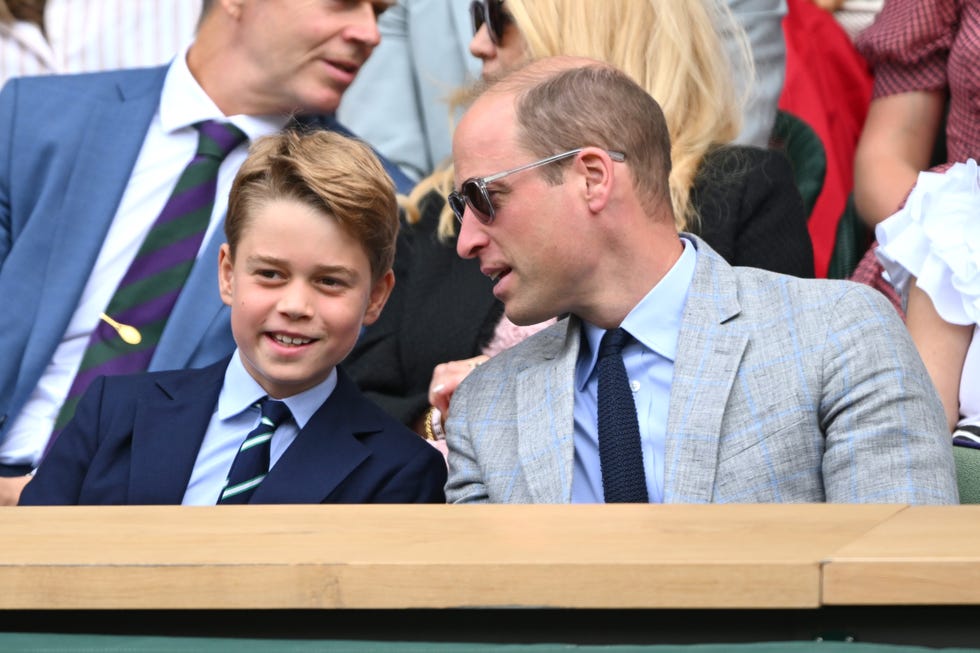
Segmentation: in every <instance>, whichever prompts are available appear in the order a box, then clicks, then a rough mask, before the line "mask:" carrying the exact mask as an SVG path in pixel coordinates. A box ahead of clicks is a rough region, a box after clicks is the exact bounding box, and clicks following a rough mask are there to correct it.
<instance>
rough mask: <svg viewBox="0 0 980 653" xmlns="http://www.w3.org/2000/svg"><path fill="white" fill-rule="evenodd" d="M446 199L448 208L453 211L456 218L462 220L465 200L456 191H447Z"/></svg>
mask: <svg viewBox="0 0 980 653" xmlns="http://www.w3.org/2000/svg"><path fill="white" fill-rule="evenodd" d="M448 199H449V208H451V209H452V210H453V213H454V214H455V215H456V219H457V220H459V221H460V222H462V221H463V213H464V212H465V211H466V200H464V199H463V196H462V195H460V194H459V193H457V192H456V191H453V192H451V193H449V198H448Z"/></svg>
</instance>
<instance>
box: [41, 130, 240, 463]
mask: <svg viewBox="0 0 980 653" xmlns="http://www.w3.org/2000/svg"><path fill="white" fill-rule="evenodd" d="M194 127H195V129H197V131H198V136H199V138H198V144H197V152H196V153H195V154H194V158H192V159H191V161H190V163H188V164H187V167H186V168H184V171H183V173H181V175H180V178H179V179H178V180H177V185H176V186H175V187H174V189H173V191H172V192H171V194H170V198H169V199H168V200H167V203H166V204H165V205H164V207H163V210H162V211H161V212H160V216H159V217H158V218H157V219H156V222H154V223H153V226H152V227H151V228H150V231H149V233H148V234H147V236H146V239H145V240H144V241H143V244H142V245H141V246H140V249H139V251H138V252H137V253H136V258H135V259H133V262H132V263H131V264H130V266H129V269H128V270H127V271H126V274H125V276H124V277H123V279H122V281H120V282H119V286H117V287H116V292H115V294H114V295H113V296H112V300H110V302H109V306H108V307H107V308H106V310H105V313H104V314H103V320H102V321H100V322H99V324H98V326H97V327H96V329H95V331H93V332H92V336H91V338H90V339H89V342H88V346H87V348H86V349H85V354H84V355H83V357H82V363H81V366H80V367H79V369H78V372H77V373H76V375H75V380H74V382H73V383H72V385H71V389H70V390H69V391H68V397H67V398H66V399H65V403H64V404H63V405H62V406H61V410H60V412H59V413H58V418H57V419H56V420H55V425H54V431H53V432H52V434H51V438H50V439H49V440H48V447H47V448H48V449H50V448H51V445H52V443H53V442H54V440H55V438H56V437H57V436H58V433H60V432H61V430H62V429H63V428H64V427H65V425H66V424H67V423H68V422H69V421H70V420H71V418H72V415H74V414H75V407H76V406H77V405H78V400H79V399H81V396H82V394H83V393H84V392H85V390H86V389H87V388H88V386H89V384H91V383H92V381H93V380H94V379H96V378H97V377H99V376H103V375H109V374H132V373H135V372H143V371H145V370H146V369H147V368H148V367H149V364H150V359H151V358H152V357H153V352H154V351H156V346H157V343H158V342H159V341H160V336H161V334H162V333H163V328H164V326H165V325H166V323H167V318H168V317H169V316H170V312H171V311H172V310H173V307H174V304H176V302H177V297H178V296H179V295H180V291H181V289H182V288H183V286H184V282H185V281H186V280H187V276H188V274H190V271H191V268H192V267H193V265H194V260H195V259H196V258H197V252H198V250H199V249H200V247H201V241H202V240H203V239H204V234H205V232H206V231H207V228H208V223H209V222H210V220H211V211H212V209H213V208H214V196H215V191H216V189H217V183H218V168H219V167H220V166H221V162H222V161H223V160H224V159H225V157H226V156H228V154H229V153H230V152H231V151H232V150H234V149H235V148H236V147H238V146H239V145H240V144H241V143H243V142H244V141H245V139H246V138H247V137H246V136H245V134H244V133H243V132H242V131H241V130H240V129H238V128H237V127H235V126H234V125H232V124H230V123H220V122H215V121H212V120H206V121H204V122H199V123H197V124H195V125H194ZM114 321H118V322H119V323H122V324H123V325H125V326H124V327H122V328H123V329H129V327H133V328H132V329H131V330H130V332H129V334H127V333H125V332H124V331H122V330H120V326H119V325H118V324H117V326H115V327H113V326H110V324H112V323H113V322H114ZM117 330H118V331H119V332H118V333H117ZM130 334H132V336H131V335H130ZM133 336H135V337H133ZM46 451H47V450H45V452H46Z"/></svg>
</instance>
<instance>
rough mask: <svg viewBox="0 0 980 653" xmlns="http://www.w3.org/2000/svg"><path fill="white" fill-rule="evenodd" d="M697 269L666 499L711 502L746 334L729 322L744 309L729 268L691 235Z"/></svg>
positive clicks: (673, 393) (670, 439)
mask: <svg viewBox="0 0 980 653" xmlns="http://www.w3.org/2000/svg"><path fill="white" fill-rule="evenodd" d="M691 238H692V240H693V241H694V243H695V245H696V247H697V250H698V259H697V267H696V268H695V272H694V278H693V280H692V281H691V287H690V290H689V294H688V299H687V306H686V307H685V309H684V318H683V321H682V325H681V331H680V335H679V338H678V341H677V358H676V360H675V362H674V378H673V382H672V384H671V389H670V408H669V410H668V416H667V441H666V450H665V458H666V464H665V466H666V473H665V479H664V502H683V503H702V502H710V501H711V497H712V494H713V491H714V482H715V473H716V472H717V468H718V445H719V441H720V438H721V424H722V419H723V418H724V415H725V407H726V405H727V403H728V395H729V394H730V393H731V389H732V384H733V382H734V380H735V375H736V373H737V372H738V367H739V364H740V363H741V360H742V355H743V353H744V352H745V347H746V345H747V343H748V336H746V335H745V334H743V333H740V332H738V331H737V330H736V328H734V326H733V325H731V324H727V323H728V321H729V320H731V319H732V318H734V317H735V316H737V315H738V313H739V312H740V310H741V309H740V307H739V302H738V290H737V286H736V283H735V277H734V275H733V273H732V270H731V268H730V267H729V266H728V264H727V263H725V262H724V261H723V260H722V259H721V258H720V257H719V256H718V255H717V254H716V253H715V252H714V251H713V250H712V249H710V248H709V247H708V246H707V245H706V244H705V243H704V241H701V240H699V239H696V238H694V237H691Z"/></svg>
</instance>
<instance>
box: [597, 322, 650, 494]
mask: <svg viewBox="0 0 980 653" xmlns="http://www.w3.org/2000/svg"><path fill="white" fill-rule="evenodd" d="M631 340H632V336H631V335H630V334H629V333H627V332H626V331H624V330H623V329H612V330H610V331H607V332H606V335H604V336H603V337H602V342H601V343H600V344H599V358H598V361H597V362H596V368H597V370H598V376H599V397H598V403H599V411H598V417H599V421H598V430H599V464H600V466H601V468H602V491H603V494H604V495H605V499H606V503H647V502H648V501H649V497H648V495H647V484H646V475H645V474H644V472H643V450H642V448H641V446H640V424H639V422H638V421H637V418H636V404H635V403H634V402H633V393H632V391H631V390H630V384H629V378H628V377H627V375H626V365H625V364H624V363H623V347H624V346H626V343H628V342H630V341H631Z"/></svg>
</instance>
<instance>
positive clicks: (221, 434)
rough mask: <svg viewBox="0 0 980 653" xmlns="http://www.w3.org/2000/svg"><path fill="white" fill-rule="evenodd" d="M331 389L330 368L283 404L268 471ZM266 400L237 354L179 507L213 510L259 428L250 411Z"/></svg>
mask: <svg viewBox="0 0 980 653" xmlns="http://www.w3.org/2000/svg"><path fill="white" fill-rule="evenodd" d="M336 387H337V370H336V369H334V370H332V371H331V372H330V376H328V377H327V378H326V380H324V381H323V382H322V383H319V384H318V385H315V386H313V387H312V388H310V389H309V390H306V391H304V392H301V393H299V394H297V395H293V396H291V397H286V398H285V399H283V401H284V402H285V404H286V406H288V407H289V412H290V413H292V416H293V419H291V420H286V421H285V422H284V423H283V424H281V425H280V426H279V428H277V429H276V432H275V433H274V434H273V435H272V441H271V443H270V445H269V446H270V452H269V468H270V469H271V468H272V467H273V466H275V464H276V461H278V460H279V458H280V456H282V454H283V452H285V451H286V449H288V448H289V445H291V444H292V443H293V441H294V440H295V439H296V436H297V435H298V434H299V432H300V430H301V429H302V428H303V427H304V426H306V423H307V422H309V421H310V418H311V417H313V413H315V412H316V411H318V410H319V409H320V406H322V405H323V402H325V401H326V400H327V399H328V398H329V397H330V395H331V393H332V392H333V390H334V388H336ZM265 396H266V391H265V390H263V389H262V386H260V385H259V384H258V382H257V381H256V380H255V379H253V378H252V376H251V375H250V374H249V373H248V372H247V371H246V370H245V366H244V365H243V364H242V360H241V357H240V354H239V352H238V350H237V349H236V350H235V353H234V355H233V356H232V357H231V362H230V363H228V369H227V370H226V371H225V380H224V383H223V384H222V386H221V392H220V393H219V394H218V403H217V404H216V406H215V409H214V413H213V414H212V415H211V422H210V423H209V424H208V430H207V432H206V433H205V434H204V441H203V442H201V449H200V450H199V451H198V452H197V460H195V461H194V469H193V470H192V471H191V479H190V481H189V482H188V483H187V490H186V491H185V492H184V499H183V501H182V502H181V503H182V504H183V505H185V506H213V505H215V504H216V503H217V502H218V496H219V495H220V494H221V491H222V490H223V489H224V486H225V480H226V479H227V478H228V472H229V471H230V470H231V463H232V462H233V461H234V460H235V455H237V454H238V449H239V447H241V446H242V442H243V441H244V440H245V436H246V435H248V434H249V432H250V431H251V430H252V429H254V428H255V427H256V426H257V425H258V423H259V417H261V415H260V412H259V410H258V409H256V408H253V406H254V405H255V403H256V402H257V401H259V400H260V399H262V398H263V397H265Z"/></svg>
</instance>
